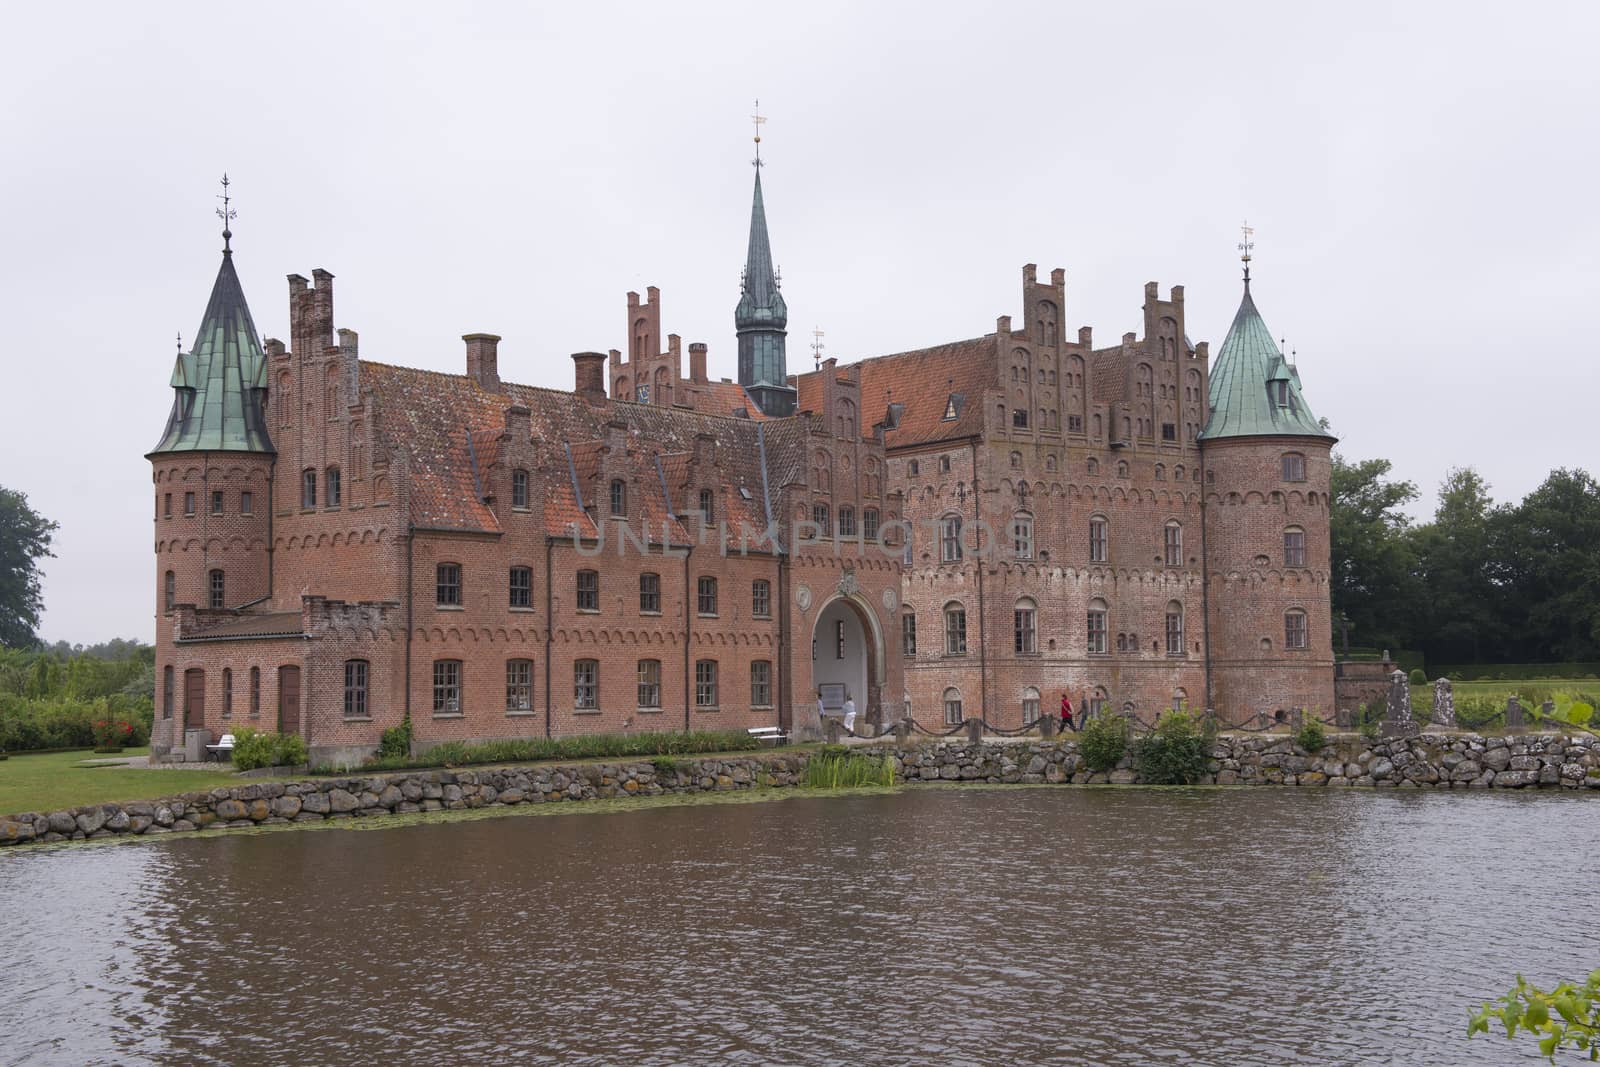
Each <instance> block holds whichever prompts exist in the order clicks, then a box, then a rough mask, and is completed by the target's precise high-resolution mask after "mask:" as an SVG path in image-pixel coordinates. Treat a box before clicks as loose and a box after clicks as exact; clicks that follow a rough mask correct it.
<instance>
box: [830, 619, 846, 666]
mask: <svg viewBox="0 0 1600 1067" xmlns="http://www.w3.org/2000/svg"><path fill="white" fill-rule="evenodd" d="M833 658H834V659H844V620H843V619H837V620H835V621H834V624H833Z"/></svg>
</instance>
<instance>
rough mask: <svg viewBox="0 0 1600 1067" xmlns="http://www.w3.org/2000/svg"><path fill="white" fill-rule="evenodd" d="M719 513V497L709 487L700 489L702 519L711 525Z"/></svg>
mask: <svg viewBox="0 0 1600 1067" xmlns="http://www.w3.org/2000/svg"><path fill="white" fill-rule="evenodd" d="M716 515H717V497H716V494H715V493H713V492H712V491H711V490H709V489H702V490H700V521H701V522H703V523H705V524H706V525H708V526H709V525H710V524H711V523H712V522H713V521H714V520H715V519H716Z"/></svg>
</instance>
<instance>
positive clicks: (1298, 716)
mask: <svg viewBox="0 0 1600 1067" xmlns="http://www.w3.org/2000/svg"><path fill="white" fill-rule="evenodd" d="M1305 724H1306V709H1305V708H1290V709H1289V729H1291V730H1298V729H1300V727H1302V726H1304V725H1305Z"/></svg>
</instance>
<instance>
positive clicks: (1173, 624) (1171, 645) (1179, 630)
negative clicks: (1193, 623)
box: [1167, 600, 1183, 656]
mask: <svg viewBox="0 0 1600 1067" xmlns="http://www.w3.org/2000/svg"><path fill="white" fill-rule="evenodd" d="M1167 655H1169V656H1181V655H1183V604H1182V603H1181V602H1179V601H1177V600H1169V601H1168V602H1167Z"/></svg>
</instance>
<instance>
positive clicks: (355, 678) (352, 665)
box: [344, 659, 368, 719]
mask: <svg viewBox="0 0 1600 1067" xmlns="http://www.w3.org/2000/svg"><path fill="white" fill-rule="evenodd" d="M367 715H368V712H367V661H366V660H364V659H347V660H345V661H344V717H345V718H347V719H365V718H366V717H367Z"/></svg>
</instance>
